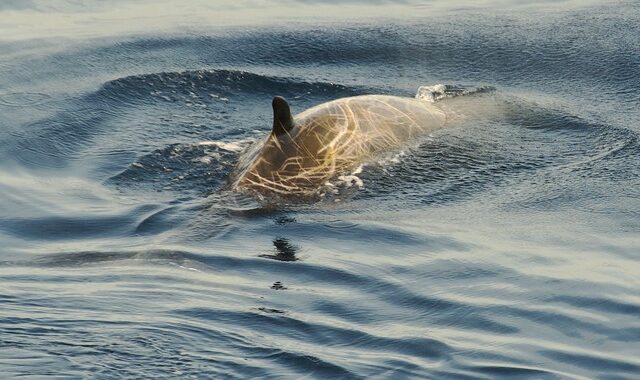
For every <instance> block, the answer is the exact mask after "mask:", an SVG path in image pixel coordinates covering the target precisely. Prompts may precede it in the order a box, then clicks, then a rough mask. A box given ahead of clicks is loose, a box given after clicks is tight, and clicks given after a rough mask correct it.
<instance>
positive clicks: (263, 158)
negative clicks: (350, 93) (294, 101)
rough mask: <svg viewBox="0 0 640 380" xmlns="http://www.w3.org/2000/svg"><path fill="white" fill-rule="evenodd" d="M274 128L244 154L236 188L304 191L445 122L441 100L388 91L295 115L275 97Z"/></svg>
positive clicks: (233, 182)
mask: <svg viewBox="0 0 640 380" xmlns="http://www.w3.org/2000/svg"><path fill="white" fill-rule="evenodd" d="M272 105H273V112H274V120H273V130H272V131H271V133H270V134H269V135H268V136H267V137H266V138H264V139H263V140H260V141H258V142H257V143H256V144H254V145H253V146H252V147H250V148H249V150H248V151H247V152H245V154H244V155H243V156H242V157H241V158H240V161H239V163H238V165H237V167H236V170H235V171H234V174H233V175H232V178H231V185H232V188H233V189H236V190H249V191H253V192H257V193H258V194H261V195H267V196H268V195H287V196H288V195H293V196H305V195H312V194H314V193H317V190H318V188H319V187H321V186H323V185H324V184H326V183H327V181H330V180H332V179H333V178H335V177H337V176H339V175H341V174H348V173H350V172H351V171H353V170H354V169H355V168H356V167H358V166H359V165H360V164H361V163H363V162H366V161H367V160H371V159H373V158H375V157H376V156H378V155H380V154H381V153H384V152H387V151H392V150H394V149H396V150H397V149H398V148H399V147H401V146H403V145H405V144H407V143H408V142H411V141H412V140H415V139H416V138H417V137H419V136H420V135H424V134H428V133H429V132H431V131H434V130H436V129H438V128H441V127H443V126H444V125H445V123H446V121H447V112H446V110H445V109H444V108H443V107H442V106H441V105H440V104H439V103H438V102H429V101H426V100H424V99H419V98H405V97H398V96H387V95H362V96H354V97H348V98H341V99H337V100H333V101H330V102H327V103H323V104H320V105H318V106H315V107H312V108H309V109H308V110H306V111H304V112H301V113H299V114H297V115H295V116H292V115H291V112H290V109H289V105H288V104H287V102H286V101H285V100H284V99H283V98H281V97H275V98H273V102H272Z"/></svg>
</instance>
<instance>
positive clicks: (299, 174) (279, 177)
mask: <svg viewBox="0 0 640 380" xmlns="http://www.w3.org/2000/svg"><path fill="white" fill-rule="evenodd" d="M271 104H272V107H273V128H272V130H271V133H270V134H269V135H268V136H267V137H266V138H265V139H264V140H262V141H261V142H259V143H258V144H256V145H255V146H253V147H252V148H251V150H250V151H249V152H247V154H246V155H245V156H244V157H243V158H242V159H241V162H240V163H239V169H240V170H239V173H238V178H237V179H236V186H238V185H239V186H241V187H244V188H251V189H253V190H256V191H258V192H261V193H266V192H270V193H272V192H276V193H282V194H295V193H298V194H300V193H304V192H305V191H307V190H308V189H311V188H315V187H317V186H318V184H322V183H324V181H325V180H326V177H327V168H325V167H324V165H323V164H322V163H323V161H324V160H323V158H322V157H323V154H320V152H321V151H322V139H321V138H318V137H317V133H316V131H317V130H318V129H319V128H318V125H317V124H318V123H317V120H316V119H314V118H311V120H306V119H305V120H304V121H302V122H300V123H298V124H296V122H295V121H294V117H293V116H292V115H291V109H290V107H289V104H288V103H287V101H286V100H285V99H284V98H282V97H280V96H276V97H274V98H273V101H272V103H271ZM311 133H312V134H313V136H315V138H312V137H311Z"/></svg>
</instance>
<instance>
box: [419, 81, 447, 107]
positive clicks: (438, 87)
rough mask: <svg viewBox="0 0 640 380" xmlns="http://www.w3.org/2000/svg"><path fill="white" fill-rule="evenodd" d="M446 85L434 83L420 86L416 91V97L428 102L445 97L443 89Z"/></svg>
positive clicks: (445, 88) (444, 89)
mask: <svg viewBox="0 0 640 380" xmlns="http://www.w3.org/2000/svg"><path fill="white" fill-rule="evenodd" d="M446 90H447V87H446V86H445V85H444V84H434V85H433V86H420V87H418V92H417V93H416V99H420V100H425V101H427V102H430V103H435V102H436V101H438V100H440V99H443V98H446V97H447V95H446V93H445V91H446Z"/></svg>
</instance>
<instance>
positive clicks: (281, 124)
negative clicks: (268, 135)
mask: <svg viewBox="0 0 640 380" xmlns="http://www.w3.org/2000/svg"><path fill="white" fill-rule="evenodd" d="M271 105H272V106H273V134H274V135H276V136H279V135H282V134H285V133H289V132H290V131H291V130H292V129H293V127H294V126H295V124H294V123H293V117H292V116H291V110H290V109H289V104H288V103H287V101H286V100H284V98H283V97H281V96H274V97H273V101H272V102H271Z"/></svg>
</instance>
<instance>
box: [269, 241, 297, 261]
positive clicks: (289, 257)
mask: <svg viewBox="0 0 640 380" xmlns="http://www.w3.org/2000/svg"><path fill="white" fill-rule="evenodd" d="M273 246H274V247H275V248H276V249H275V251H276V253H275V254H262V255H260V257H264V258H267V259H272V260H278V261H297V260H299V259H298V258H297V257H296V252H297V251H298V248H296V247H295V246H293V245H291V243H289V240H288V239H285V238H275V239H274V240H273Z"/></svg>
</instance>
